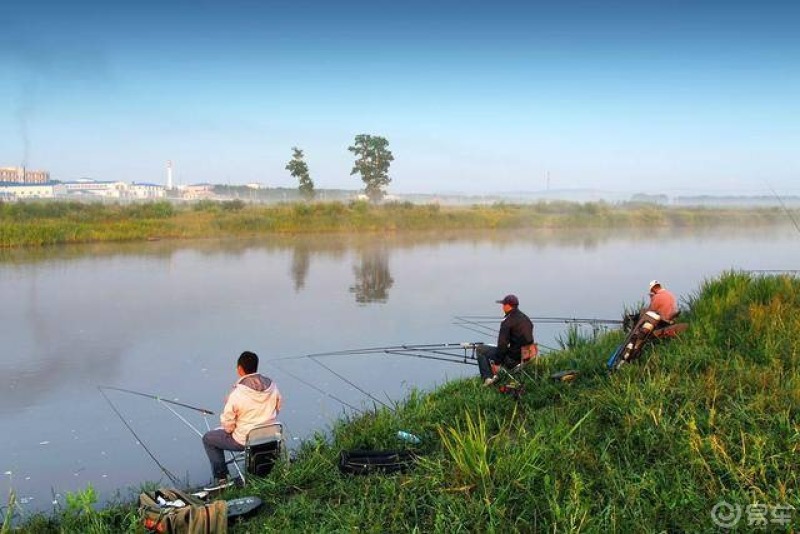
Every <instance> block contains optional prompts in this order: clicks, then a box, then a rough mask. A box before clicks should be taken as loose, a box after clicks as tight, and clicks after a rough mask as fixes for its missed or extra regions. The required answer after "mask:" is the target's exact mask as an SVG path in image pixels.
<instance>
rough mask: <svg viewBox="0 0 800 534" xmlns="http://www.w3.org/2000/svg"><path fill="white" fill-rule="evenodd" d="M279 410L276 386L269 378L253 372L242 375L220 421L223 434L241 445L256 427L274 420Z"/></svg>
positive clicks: (229, 396) (228, 399) (279, 404)
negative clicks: (231, 437)
mask: <svg viewBox="0 0 800 534" xmlns="http://www.w3.org/2000/svg"><path fill="white" fill-rule="evenodd" d="M280 409H281V393H280V391H278V386H276V385H275V383H274V382H273V381H272V380H271V379H269V378H267V377H265V376H262V375H260V374H258V373H252V374H249V375H244V376H243V377H241V378H240V379H239V380H237V381H236V383H235V384H234V385H233V391H231V393H230V394H229V395H228V398H227V399H225V408H224V409H223V410H222V415H220V418H219V419H220V422H221V423H222V428H224V429H225V432H228V433H229V434H231V435H232V436H233V439H234V440H236V442H237V443H239V444H240V445H244V444H245V441H246V439H247V433H248V432H250V430H251V429H252V428H253V427H254V426H256V425H260V424H263V423H268V422H269V421H272V420H274V419H275V418H276V417H278V411H279V410H280Z"/></svg>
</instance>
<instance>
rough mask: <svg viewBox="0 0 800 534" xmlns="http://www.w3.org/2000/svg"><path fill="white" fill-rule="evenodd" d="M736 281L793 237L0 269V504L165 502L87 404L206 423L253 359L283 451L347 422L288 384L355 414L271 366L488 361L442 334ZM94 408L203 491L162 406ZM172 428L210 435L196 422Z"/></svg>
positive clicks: (370, 244)
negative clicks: (455, 351) (371, 350)
mask: <svg viewBox="0 0 800 534" xmlns="http://www.w3.org/2000/svg"><path fill="white" fill-rule="evenodd" d="M732 268H733V269H800V236H798V235H797V232H796V231H795V230H794V229H793V228H791V227H779V228H776V227H770V228H753V229H735V228H724V229H720V228H717V229H708V230H702V231H693V232H689V231H686V232H683V233H682V232H660V233H658V234H657V235H649V234H648V233H647V232H645V231H641V232H627V233H619V232H616V233H609V232H587V231H569V232H567V231H561V232H541V231H540V232H527V233H518V234H508V233H477V234H476V233H460V232H454V233H426V234H413V235H408V234H404V235H386V236H384V235H382V236H369V237H366V236H358V237H353V236H312V237H292V238H264V239H259V240H239V241H226V242H222V241H196V242H151V243H138V244H125V245H87V246H69V247H61V248H49V249H44V250H33V251H5V252H1V253H0V298H2V306H1V307H0V340H2V352H1V353H0V388H1V389H0V391H2V397H1V398H0V425H2V428H3V431H2V435H3V437H2V440H0V474H2V473H5V476H4V478H3V479H2V482H0V491H3V490H7V489H8V487H13V488H14V490H15V491H16V492H17V495H18V497H19V499H20V502H21V506H22V508H23V510H24V511H26V512H31V511H34V510H48V509H50V508H51V507H52V502H53V495H54V494H55V495H56V496H59V495H60V496H63V495H64V493H65V492H67V491H75V490H80V489H84V488H85V487H86V486H87V485H88V484H91V485H93V486H94V487H95V489H97V490H98V491H99V492H100V493H101V495H103V496H104V497H109V496H111V495H112V494H113V493H114V492H115V490H117V489H121V490H122V495H123V496H127V495H128V489H127V488H130V487H134V488H135V487H138V486H139V484H140V483H141V482H143V481H145V480H156V481H157V480H162V481H163V482H165V483H167V482H168V481H166V480H165V479H164V477H163V475H162V474H161V472H160V471H159V470H158V467H157V466H156V465H155V463H154V462H153V461H152V460H151V459H150V458H149V457H148V456H147V454H146V453H145V451H144V450H143V449H142V448H141V447H140V446H139V445H137V443H136V440H135V439H134V438H133V436H132V435H131V433H130V432H129V431H128V430H127V429H126V428H125V427H124V425H123V424H122V422H121V421H120V419H119V418H118V417H117V416H116V415H115V413H114V412H113V411H112V409H111V408H110V406H109V405H108V404H107V403H106V401H105V400H104V398H103V397H102V396H101V395H100V393H99V391H98V389H97V386H99V385H110V386H117V387H123V388H128V389H132V390H136V391H142V392H146V393H152V394H157V395H160V396H163V397H165V398H169V399H175V400H179V401H182V402H184V403H189V404H193V405H196V406H203V407H206V408H209V409H211V410H213V411H215V412H218V411H219V410H220V408H221V405H222V401H223V398H224V396H225V395H226V393H227V392H228V389H229V388H230V386H231V384H232V383H233V382H234V380H235V379H236V374H235V362H236V358H237V356H238V354H239V353H240V352H241V351H243V350H253V351H255V352H256V353H258V354H259V355H260V356H261V358H262V362H263V365H262V369H261V371H263V372H264V373H265V374H268V375H270V376H272V377H273V378H274V379H275V380H276V381H277V383H278V385H279V387H280V389H281V390H282V392H283V394H284V400H285V405H284V411H283V412H282V414H281V419H282V420H283V421H284V422H285V423H286V425H287V427H288V430H289V431H290V432H291V434H292V435H293V436H294V438H295V440H297V439H302V438H303V437H307V436H309V435H310V434H312V433H313V432H314V431H317V430H323V431H324V430H325V429H326V428H328V427H329V425H330V423H331V422H332V421H333V420H334V419H335V418H337V417H338V416H340V415H341V414H342V413H343V411H345V410H346V409H345V408H344V407H343V405H341V404H339V403H337V402H336V401H334V400H333V399H331V398H330V397H328V396H326V395H323V394H322V393H320V392H318V391H316V390H315V389H312V388H310V387H309V386H308V385H306V384H304V383H302V382H300V381H298V380H296V379H294V378H293V377H292V376H290V374H289V373H291V374H295V375H297V376H301V377H303V378H304V379H305V380H306V381H308V382H311V383H313V384H314V385H315V386H316V387H318V388H320V389H322V390H324V391H327V392H330V393H331V394H333V395H334V396H336V397H338V398H340V399H342V400H344V401H346V402H347V403H350V404H353V405H360V404H361V403H362V402H364V398H363V397H364V396H363V394H361V393H360V392H359V391H357V390H356V389H354V388H352V387H350V386H348V385H347V384H346V383H344V382H343V381H341V380H340V379H338V378H337V377H336V376H335V375H333V374H332V373H331V372H329V371H327V370H325V369H324V368H322V367H320V366H318V365H315V364H314V363H313V362H311V361H310V360H309V359H307V358H300V359H295V360H285V361H280V362H275V363H271V362H270V359H271V358H280V357H287V356H302V355H304V354H309V353H314V352H322V351H331V350H339V349H351V348H358V347H370V346H382V345H394V344H401V343H438V342H461V341H492V340H491V339H490V338H488V337H483V336H480V335H478V334H476V333H475V332H473V331H470V330H466V329H464V328H462V327H460V326H458V325H455V324H453V320H454V316H458V315H468V314H481V315H490V314H496V315H497V317H498V321H499V318H500V314H501V311H500V306H499V305H497V304H495V302H494V301H495V300H496V299H499V298H502V296H503V295H505V294H506V293H512V292H513V293H516V294H517V295H518V296H519V298H520V301H521V305H520V308H521V309H522V310H523V311H525V312H527V313H528V314H529V315H532V316H540V317H541V316H566V317H601V318H614V319H616V318H619V317H620V316H621V313H622V310H623V307H624V306H626V305H628V306H631V305H634V304H636V303H638V302H640V301H643V299H644V298H645V297H646V292H647V283H648V281H649V280H650V279H652V278H657V279H659V280H661V281H662V282H663V283H664V284H665V285H666V286H667V287H668V288H670V289H672V290H673V291H675V292H676V293H677V294H679V295H680V296H681V297H682V298H686V297H688V296H690V295H691V294H692V293H693V292H694V291H695V290H696V289H697V287H698V284H700V282H701V281H702V280H703V279H704V278H706V277H710V276H714V275H716V274H718V273H720V272H721V271H723V270H726V269H732ZM562 330H563V328H562V327H560V326H557V325H539V326H537V327H536V337H537V340H538V341H539V342H540V343H542V344H544V345H550V346H552V345H554V344H555V336H557V335H559V333H560V332H561V331H562ZM325 363H326V365H328V366H329V367H331V369H333V370H335V371H336V372H337V373H340V374H343V375H346V376H347V377H348V378H349V379H350V380H351V381H352V382H353V383H355V384H357V385H359V386H360V387H362V388H363V389H365V390H367V391H369V392H370V393H371V394H372V395H374V396H376V397H378V398H384V399H385V398H390V399H400V398H402V397H403V396H404V395H406V394H407V392H408V391H409V389H410V388H412V387H419V388H423V389H426V388H431V387H433V386H434V385H435V384H437V383H441V382H443V381H445V380H448V379H451V378H455V377H461V376H467V375H472V374H475V373H476V369H475V368H473V367H471V366H465V365H454V364H449V363H440V362H431V361H427V360H420V359H415V358H405V357H402V356H387V355H369V356H342V357H332V358H327V359H326V360H325ZM108 395H109V398H111V399H112V401H113V402H114V403H115V405H116V406H117V407H118V409H119V410H120V412H121V413H122V414H124V416H125V418H126V420H127V421H128V422H129V424H130V425H131V426H132V427H133V428H134V429H135V430H136V432H137V433H138V434H139V436H140V437H141V438H142V440H143V441H144V442H145V443H146V444H147V445H148V446H149V447H150V448H151V449H152V450H153V452H154V453H155V454H156V456H157V457H158V459H159V460H160V461H161V462H162V463H163V464H165V465H166V466H167V467H168V469H170V470H171V471H172V472H173V473H175V474H177V475H178V476H179V477H181V478H187V479H189V480H190V481H192V482H195V483H203V482H205V481H207V480H208V479H209V477H210V472H209V467H208V465H207V460H206V457H205V454H204V452H203V448H202V445H201V443H200V440H199V438H198V437H197V436H196V435H195V434H193V433H192V431H191V430H190V429H188V428H187V427H186V426H185V425H184V424H182V423H181V422H180V421H179V420H178V419H177V418H176V417H174V416H173V415H172V414H171V413H169V412H168V411H167V410H166V409H164V407H163V406H160V405H159V404H158V403H156V402H154V401H151V400H148V399H144V398H141V397H136V396H133V395H127V394H124V393H119V392H113V391H110V392H108ZM181 413H182V415H184V416H185V417H186V418H187V419H188V420H190V421H191V422H192V424H194V425H196V426H198V427H199V428H200V429H202V430H204V429H205V425H204V422H203V419H202V417H200V416H199V415H197V414H195V413H192V412H186V411H182V412H181ZM209 423H210V424H211V425H212V426H216V425H217V424H218V421H217V420H216V418H210V420H209ZM412 430H413V429H412ZM295 443H296V441H295ZM59 500H61V499H59Z"/></svg>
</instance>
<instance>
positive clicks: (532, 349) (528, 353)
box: [510, 343, 539, 374]
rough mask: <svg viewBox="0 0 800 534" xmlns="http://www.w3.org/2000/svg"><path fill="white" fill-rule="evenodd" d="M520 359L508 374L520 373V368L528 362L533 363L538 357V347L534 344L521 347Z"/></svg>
mask: <svg viewBox="0 0 800 534" xmlns="http://www.w3.org/2000/svg"><path fill="white" fill-rule="evenodd" d="M521 356H522V358H521V360H520V362H519V363H518V364H517V365H515V366H514V368H513V369H511V371H510V374H516V373H518V372H519V371H522V368H523V367H524V366H525V364H527V363H528V362H531V361H535V360H536V358H538V357H539V345H537V344H536V343H531V344H530V345H525V346H524V347H522V354H521Z"/></svg>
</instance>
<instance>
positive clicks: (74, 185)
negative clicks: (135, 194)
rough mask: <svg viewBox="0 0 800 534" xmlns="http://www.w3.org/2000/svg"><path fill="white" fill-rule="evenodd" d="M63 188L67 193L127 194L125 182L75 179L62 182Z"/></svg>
mask: <svg viewBox="0 0 800 534" xmlns="http://www.w3.org/2000/svg"><path fill="white" fill-rule="evenodd" d="M64 188H65V190H66V194H67V195H74V196H94V197H102V198H124V197H125V196H127V191H128V184H126V183H125V182H107V181H99V180H89V179H84V180H75V181H74V182H64Z"/></svg>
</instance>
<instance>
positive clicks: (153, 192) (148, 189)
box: [126, 182, 166, 199]
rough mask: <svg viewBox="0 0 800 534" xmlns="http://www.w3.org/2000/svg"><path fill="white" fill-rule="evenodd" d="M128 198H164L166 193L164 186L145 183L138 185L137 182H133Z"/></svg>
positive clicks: (129, 188)
mask: <svg viewBox="0 0 800 534" xmlns="http://www.w3.org/2000/svg"><path fill="white" fill-rule="evenodd" d="M126 196H127V197H128V198H135V199H153V198H164V197H165V196H166V191H165V189H164V186H163V185H158V184H145V183H139V184H137V183H136V182H133V183H132V184H131V185H129V186H128V191H127V195H126Z"/></svg>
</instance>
